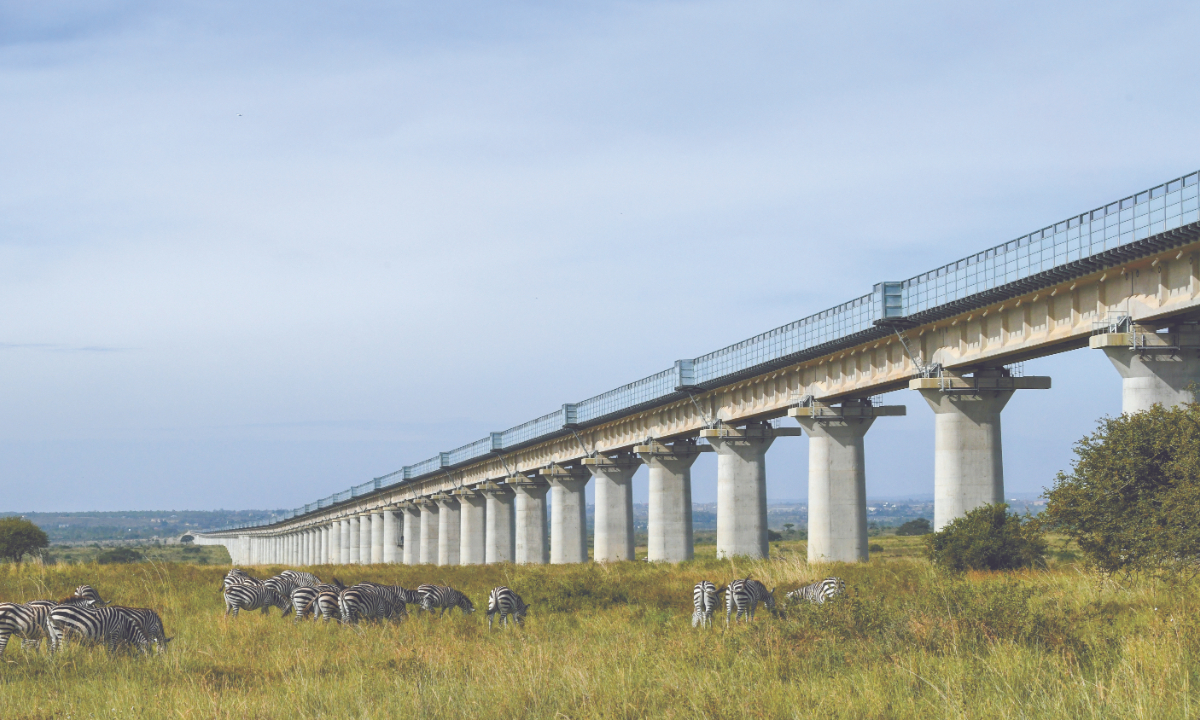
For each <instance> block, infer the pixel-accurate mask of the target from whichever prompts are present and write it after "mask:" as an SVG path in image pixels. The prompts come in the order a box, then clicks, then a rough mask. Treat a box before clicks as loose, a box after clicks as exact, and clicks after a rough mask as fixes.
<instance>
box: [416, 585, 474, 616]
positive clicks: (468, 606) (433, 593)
mask: <svg viewBox="0 0 1200 720" xmlns="http://www.w3.org/2000/svg"><path fill="white" fill-rule="evenodd" d="M417 592H418V593H420V594H421V609H422V610H425V611H432V610H433V609H434V608H441V610H442V612H441V613H440V614H439V615H438V617H441V616H442V615H445V614H446V611H447V610H453V609H454V608H459V609H461V610H462V611H463V613H464V614H466V613H473V612H475V605H474V604H472V602H471V599H470V598H468V597H467V596H466V595H463V594H462V593H460V592H459V591H457V590H455V589H454V588H452V587H446V586H444V585H421V586H420V587H418V588H417Z"/></svg>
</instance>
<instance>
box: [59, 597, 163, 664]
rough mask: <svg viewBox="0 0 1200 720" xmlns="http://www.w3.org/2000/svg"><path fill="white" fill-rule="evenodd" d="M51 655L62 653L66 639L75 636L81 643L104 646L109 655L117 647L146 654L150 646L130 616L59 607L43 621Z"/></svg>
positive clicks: (108, 610) (82, 607)
mask: <svg viewBox="0 0 1200 720" xmlns="http://www.w3.org/2000/svg"><path fill="white" fill-rule="evenodd" d="M46 632H47V634H48V635H49V636H50V641H49V643H48V644H49V645H50V649H51V652H55V651H58V650H60V649H62V645H63V641H64V640H65V639H66V638H67V637H68V636H78V637H79V638H80V639H82V640H83V641H84V642H88V643H105V644H107V645H108V649H109V652H113V651H115V650H116V649H117V647H118V646H121V645H129V646H134V647H137V648H138V649H139V650H141V651H142V652H146V646H147V645H148V644H149V643H150V641H149V639H148V638H147V637H146V632H145V630H144V629H143V628H142V624H141V623H140V622H138V620H137V619H136V618H135V617H134V615H132V614H130V613H127V612H123V609H122V608H115V607H102V608H97V607H87V606H85V605H74V604H61V605H58V606H56V607H55V608H54V609H53V610H51V611H50V615H49V617H47V618H46Z"/></svg>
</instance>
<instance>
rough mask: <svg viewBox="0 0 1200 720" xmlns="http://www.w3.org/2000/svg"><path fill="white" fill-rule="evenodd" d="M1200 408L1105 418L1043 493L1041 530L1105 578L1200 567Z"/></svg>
mask: <svg viewBox="0 0 1200 720" xmlns="http://www.w3.org/2000/svg"><path fill="white" fill-rule="evenodd" d="M1198 451H1200V406H1198V405H1196V404H1187V405H1182V406H1179V407H1174V408H1164V407H1163V406H1161V405H1155V406H1154V407H1152V408H1151V409H1149V410H1147V411H1145V412H1140V413H1135V414H1132V415H1121V416H1120V417H1116V418H1111V417H1108V418H1104V419H1103V420H1101V421H1100V424H1099V427H1098V428H1097V430H1096V431H1095V432H1094V433H1092V434H1091V435H1090V436H1088V437H1085V438H1083V439H1082V440H1080V441H1079V442H1078V443H1077V444H1076V445H1075V456H1076V458H1075V461H1074V462H1073V463H1072V467H1071V474H1070V475H1067V474H1066V473H1061V472H1060V473H1059V474H1058V477H1057V478H1056V479H1055V483H1054V487H1053V488H1052V489H1051V490H1050V491H1049V492H1047V493H1046V499H1047V501H1048V502H1047V504H1046V511H1045V513H1044V522H1045V524H1046V525H1047V527H1051V528H1054V529H1056V530H1058V531H1060V532H1062V533H1063V534H1065V535H1067V536H1068V537H1070V538H1071V539H1072V540H1074V541H1075V542H1076V543H1078V545H1079V549H1080V551H1081V552H1082V553H1083V555H1084V557H1085V558H1086V559H1087V561H1088V562H1089V563H1090V564H1092V565H1094V566H1096V567H1098V568H1100V569H1101V570H1104V571H1106V572H1125V573H1136V572H1140V571H1144V570H1150V569H1165V570H1167V571H1169V572H1180V571H1182V572H1195V570H1196V569H1197V567H1198V563H1200V523H1197V522H1196V518H1197V517H1200V452H1198Z"/></svg>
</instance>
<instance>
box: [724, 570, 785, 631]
mask: <svg viewBox="0 0 1200 720" xmlns="http://www.w3.org/2000/svg"><path fill="white" fill-rule="evenodd" d="M774 592H775V588H771V589H770V590H768V589H767V586H766V585H763V584H762V583H760V582H759V581H757V580H751V579H750V578H749V577H747V578H745V579H744V580H734V581H733V582H731V583H729V589H728V590H727V591H726V592H725V625H726V626H728V625H729V616H730V615H732V614H733V611H734V610H735V609H736V610H737V619H738V620H741V619H742V616H743V615H744V616H745V617H746V620H747V621H753V620H754V610H755V608H757V607H758V604H759V603H760V602H761V603H763V604H765V605H766V606H767V609H768V610H771V611H774V610H775V596H774V595H772V593H774Z"/></svg>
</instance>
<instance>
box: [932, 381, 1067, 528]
mask: <svg viewBox="0 0 1200 720" xmlns="http://www.w3.org/2000/svg"><path fill="white" fill-rule="evenodd" d="M909 387H911V388H912V389H914V390H919V391H920V392H921V396H922V397H924V398H925V401H926V402H927V403H929V407H930V408H932V409H933V412H934V413H936V418H935V420H934V462H933V492H934V506H933V515H934V522H933V527H934V530H941V529H942V528H943V527H945V526H946V525H948V524H950V522H951V521H953V520H955V519H956V518H960V517H963V516H964V515H966V514H967V512H968V511H970V510H974V509H975V508H977V507H979V506H980V505H985V504H995V503H1001V502H1004V456H1003V445H1002V443H1001V440H1000V411H1002V410H1003V409H1004V406H1005V405H1007V404H1008V401H1009V399H1011V398H1012V396H1013V392H1015V391H1016V390H1022V389H1033V390H1045V389H1048V388H1049V387H1050V378H1048V377H1022V378H1014V377H1009V375H1008V371H1007V370H1004V369H1003V368H998V369H988V370H981V371H978V372H976V373H975V374H974V376H970V377H968V376H966V375H963V374H959V373H956V372H953V371H947V372H945V373H944V375H943V377H941V378H917V379H915V380H912V381H910V383H909Z"/></svg>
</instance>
